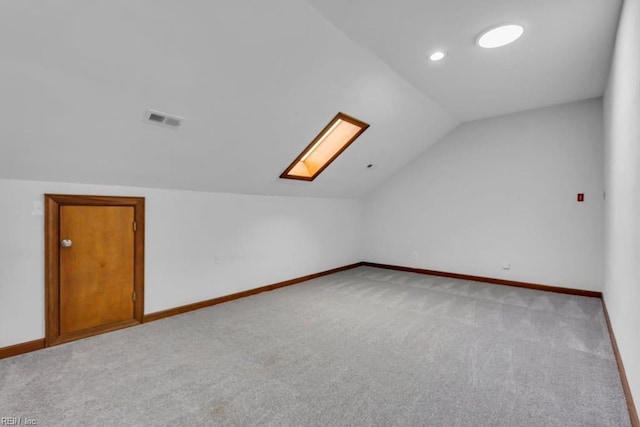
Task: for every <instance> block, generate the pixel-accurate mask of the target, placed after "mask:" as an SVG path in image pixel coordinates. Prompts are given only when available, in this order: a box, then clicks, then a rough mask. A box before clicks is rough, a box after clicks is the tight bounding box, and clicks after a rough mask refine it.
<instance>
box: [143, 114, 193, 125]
mask: <svg viewBox="0 0 640 427" xmlns="http://www.w3.org/2000/svg"><path fill="white" fill-rule="evenodd" d="M144 120H145V121H146V122H147V123H153V124H156V125H161V126H166V127H170V128H179V127H180V126H182V121H183V120H184V119H183V118H182V117H178V116H173V115H171V114H167V113H162V112H160V111H156V110H147V111H146V113H145V115H144Z"/></svg>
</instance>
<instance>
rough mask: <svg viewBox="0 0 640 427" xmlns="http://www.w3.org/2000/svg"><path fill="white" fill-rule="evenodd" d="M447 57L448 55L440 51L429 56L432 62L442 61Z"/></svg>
mask: <svg viewBox="0 0 640 427" xmlns="http://www.w3.org/2000/svg"><path fill="white" fill-rule="evenodd" d="M445 56H447V53H446V52H443V51H441V50H439V51H437V52H433V53H432V54H431V55H430V56H429V59H430V60H432V61H440V60H441V59H444V57H445Z"/></svg>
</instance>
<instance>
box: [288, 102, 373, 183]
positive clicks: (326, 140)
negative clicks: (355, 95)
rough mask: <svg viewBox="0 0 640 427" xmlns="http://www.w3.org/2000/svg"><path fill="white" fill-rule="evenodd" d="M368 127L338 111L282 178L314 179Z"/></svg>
mask: <svg viewBox="0 0 640 427" xmlns="http://www.w3.org/2000/svg"><path fill="white" fill-rule="evenodd" d="M368 127H369V125H368V124H366V123H364V122H361V121H360V120H358V119H355V118H353V117H350V116H347V115H346V114H344V113H338V114H337V115H336V116H335V117H334V118H333V120H331V122H329V124H328V125H327V126H326V127H325V128H324V129H323V130H322V132H320V134H319V135H318V136H316V137H315V139H314V140H313V141H311V144H309V145H308V146H307V148H305V149H304V151H303V152H302V153H300V155H299V156H298V158H296V159H295V160H294V161H293V163H291V165H289V167H288V168H287V169H286V170H285V171H284V172H283V173H282V175H280V178H286V179H300V180H303V181H313V180H314V179H315V178H316V177H317V176H318V175H320V173H321V172H322V171H323V170H324V169H325V168H326V167H327V166H329V164H331V162H333V161H334V160H335V159H336V158H337V157H338V156H339V155H340V154H342V152H343V151H344V150H346V149H347V147H348V146H349V145H351V143H352V142H353V141H355V140H356V138H357V137H359V136H360V134H361V133H362V132H364V131H365V130H367V128H368Z"/></svg>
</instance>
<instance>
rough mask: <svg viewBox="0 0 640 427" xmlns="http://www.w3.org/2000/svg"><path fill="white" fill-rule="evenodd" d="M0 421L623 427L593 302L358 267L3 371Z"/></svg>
mask: <svg viewBox="0 0 640 427" xmlns="http://www.w3.org/2000/svg"><path fill="white" fill-rule="evenodd" d="M3 416H5V417H6V416H19V417H29V418H33V419H35V420H36V421H37V422H38V425H41V426H42V425H239V426H250V425H289V426H306V425H314V426H339V425H363V426H370V425H379V426H383V425H384V426H387V425H424V426H628V425H630V422H629V418H628V415H627V408H626V404H625V400H624V395H623V393H622V388H621V385H620V378H619V376H618V371H617V368H616V362H615V359H614V357H613V354H612V350H611V344H610V341H609V336H608V333H607V328H606V324H605V320H604V318H603V313H602V308H601V304H600V301H599V300H598V299H595V298H585V297H576V296H569V295H561V294H553V293H547V292H540V291H532V290H527V289H518V288H511V287H504V286H496V285H490V284H483V283H476V282H466V281H460V280H452V279H445V278H437V277H430V276H423V275H417V274H412V273H402V272H394V271H388V270H381V269H376V268H369V267H359V268H357V269H353V270H349V271H345V272H342V273H337V274H334V275H331V276H325V277H322V278H319V279H315V280H312V281H309V282H306V283H303V284H299V285H296V286H292V287H288V288H282V289H279V290H276V291H273V292H267V293H263V294H260V295H256V296H253V297H249V298H245V299H242V300H237V301H233V302H229V303H225V304H221V305H217V306H214V307H210V308H207V309H203V310H199V311H196V312H192V313H187V314H184V315H181V316H176V317H173V318H169V319H165V320H161V321H157V322H153V323H148V324H145V325H142V326H137V327H134V328H129V329H125V330H121V331H117V332H113V333H108V334H104V335H100V336H96V337H92V338H89V339H85V340H81V341H76V342H74V343H70V344H66V345H62V346H58V347H52V348H49V349H45V350H42V351H38V352H34V353H30V354H26V355H23V356H18V357H14V358H10V359H5V360H0V417H3Z"/></svg>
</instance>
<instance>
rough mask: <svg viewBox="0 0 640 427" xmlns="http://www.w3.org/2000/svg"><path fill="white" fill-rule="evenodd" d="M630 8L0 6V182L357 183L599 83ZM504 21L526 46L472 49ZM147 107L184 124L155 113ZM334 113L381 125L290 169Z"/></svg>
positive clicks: (290, 190)
mask: <svg viewBox="0 0 640 427" xmlns="http://www.w3.org/2000/svg"><path fill="white" fill-rule="evenodd" d="M619 7H620V1H619V0H555V1H552V0H538V1H531V0H528V1H525V0H509V1H506V0H486V1H474V0H466V1H465V0H424V1H418V0H403V1H394V2H390V1H381V0H376V1H371V0H369V1H364V0H354V1H350V2H339V1H337V0H310V1H309V2H301V1H293V0H272V1H269V2H264V1H258V0H223V1H202V0H198V1H196V0H185V1H181V2H175V1H166V0H155V1H151V0H137V1H127V0H110V1H108V2H87V1H78V0H57V1H55V2H50V1H46V0H34V1H29V2H23V1H13V2H3V4H2V5H1V6H0V46H1V49H0V57H1V58H2V67H0V93H1V94H2V96H1V97H0V114H1V115H2V119H3V120H2V124H1V125H0V178H18V179H38V180H52V181H68V182H80V183H102V184H113V185H131V186H143V187H161V188H177V189H189V190H199V191H223V192H239V193H251V194H277V195H292V196H312V197H322V196H327V197H360V196H363V195H365V194H367V193H368V192H369V191H371V190H372V189H373V188H375V187H376V186H378V185H379V184H380V183H381V182H383V181H384V180H386V179H388V178H389V177H390V176H391V175H392V174H394V173H395V172H397V171H398V170H399V169H400V168H402V166H403V165H405V164H406V163H408V162H409V161H410V160H411V159H412V158H414V157H415V156H416V155H418V154H419V153H421V152H423V151H424V150H425V149H427V148H428V147H429V146H430V145H431V144H433V143H434V142H435V141H437V140H438V139H440V138H441V137H442V136H443V135H445V134H446V133H448V132H449V131H450V130H452V129H453V128H454V127H456V126H457V125H458V124H459V123H460V122H461V121H463V120H469V119H474V118H479V117H485V116H488V115H495V114H503V113H508V112H512V111H518V110H522V109H527V108H534V107H537V106H542V105H550V104H554V103H559V102H568V101H572V100H578V99H584V98H589V97H594V96H599V95H601V94H602V92H603V88H604V81H605V78H606V74H607V71H608V67H609V58H610V55H611V48H612V45H613V37H614V33H615V26H616V18H617V13H618V10H619ZM505 20H507V21H516V22H522V23H523V24H525V27H526V29H527V32H526V33H525V36H524V37H523V38H522V39H521V40H519V41H518V42H517V44H514V45H512V46H509V47H507V48H503V49H500V50H496V51H491V52H488V51H484V52H483V51H480V50H479V49H478V48H477V47H475V46H474V44H473V39H474V37H475V36H476V33H477V32H479V31H480V30H482V29H483V28H486V27H487V26H490V25H492V24H494V23H499V22H502V21H505ZM436 47H444V48H446V49H447V50H448V52H449V56H448V57H447V59H446V61H443V62H442V63H439V64H438V65H437V66H434V65H433V64H428V63H427V61H426V60H425V55H426V53H427V52H428V51H429V50H431V49H434V48H436ZM147 108H153V109H156V110H160V111H163V112H167V113H171V114H175V115H178V116H182V117H184V118H185V121H184V124H183V125H182V127H181V128H180V129H177V130H176V129H167V128H163V127H159V126H154V125H150V124H148V123H145V122H144V121H143V116H144V113H145V110H146V109H147ZM339 111H342V112H344V113H347V114H349V115H352V116H354V117H356V118H358V119H361V120H363V121H365V122H367V123H369V124H370V125H371V127H370V128H369V129H368V130H367V131H366V132H365V133H364V134H363V135H362V136H361V137H360V138H359V139H358V141H356V142H355V143H354V144H353V145H352V146H350V147H349V148H348V149H347V150H346V151H345V152H344V153H343V154H342V155H341V156H340V157H339V158H338V159H337V160H336V161H335V162H334V163H332V164H331V165H330V166H329V168H327V169H326V170H325V171H324V172H323V173H322V174H321V175H320V176H319V177H318V178H317V179H316V180H315V181H313V182H297V181H287V180H282V179H279V178H278V177H279V175H280V173H281V172H282V171H283V170H284V169H285V168H286V167H287V166H288V165H289V163H290V162H291V161H292V160H293V159H294V158H295V157H296V156H297V155H298V154H299V153H300V151H301V150H302V149H303V148H304V147H306V146H307V144H308V143H309V142H310V141H311V140H312V139H313V138H314V137H315V136H316V135H317V133H318V132H319V131H320V130H321V129H322V128H323V127H324V126H325V125H326V124H327V123H328V122H329V120H330V119H331V118H332V117H333V116H335V114H336V113H337V112H339ZM368 164H373V165H374V167H372V168H366V166H367V165H368Z"/></svg>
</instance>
